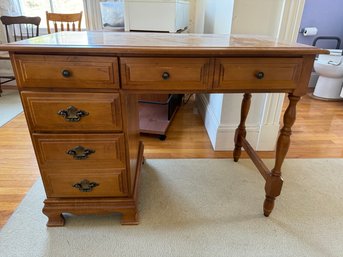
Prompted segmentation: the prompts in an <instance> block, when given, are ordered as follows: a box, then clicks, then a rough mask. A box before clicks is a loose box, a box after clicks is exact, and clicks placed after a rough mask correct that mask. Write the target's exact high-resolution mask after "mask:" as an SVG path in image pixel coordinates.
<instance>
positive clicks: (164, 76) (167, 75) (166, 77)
mask: <svg viewBox="0 0 343 257" xmlns="http://www.w3.org/2000/svg"><path fill="white" fill-rule="evenodd" d="M169 78H170V74H169V73H168V72H166V71H165V72H163V74H162V79H163V80H168V79H169Z"/></svg>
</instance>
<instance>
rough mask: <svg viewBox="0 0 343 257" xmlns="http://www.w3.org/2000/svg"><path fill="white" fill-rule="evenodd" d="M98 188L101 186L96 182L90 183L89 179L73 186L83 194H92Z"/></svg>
mask: <svg viewBox="0 0 343 257" xmlns="http://www.w3.org/2000/svg"><path fill="white" fill-rule="evenodd" d="M96 186H99V184H98V183H96V182H89V181H88V180H87V179H84V180H82V181H80V182H79V183H76V184H74V185H73V187H75V188H77V189H79V190H80V191H81V192H91V191H92V190H93V188H94V187H96Z"/></svg>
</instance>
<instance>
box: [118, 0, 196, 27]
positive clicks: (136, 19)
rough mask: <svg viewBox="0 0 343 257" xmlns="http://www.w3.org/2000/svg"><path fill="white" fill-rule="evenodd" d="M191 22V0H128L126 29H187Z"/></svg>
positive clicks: (126, 5)
mask: <svg viewBox="0 0 343 257" xmlns="http://www.w3.org/2000/svg"><path fill="white" fill-rule="evenodd" d="M188 23H189V0H127V1H125V30H126V31H132V30H135V31H163V32H172V33H173V32H177V31H182V30H185V29H186V28H187V27H188Z"/></svg>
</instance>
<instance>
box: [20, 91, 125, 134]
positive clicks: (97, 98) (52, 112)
mask: <svg viewBox="0 0 343 257" xmlns="http://www.w3.org/2000/svg"><path fill="white" fill-rule="evenodd" d="M21 96H22V101H23V105H24V109H25V113H26V117H27V120H28V124H29V126H30V128H31V130H32V131H37V132H38V131H42V132H43V131H45V132H46V131H65V132H71V131H81V132H82V131H88V132H96V131H121V130H122V118H121V107H120V96H119V94H112V93H111V94H102V93H50V92H44V93H43V92H41V93H38V92H27V91H26V92H25V91H24V92H22V93H21Z"/></svg>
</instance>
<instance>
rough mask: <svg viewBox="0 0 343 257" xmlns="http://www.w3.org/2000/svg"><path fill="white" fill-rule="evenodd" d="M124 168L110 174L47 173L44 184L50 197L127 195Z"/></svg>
mask: <svg viewBox="0 0 343 257" xmlns="http://www.w3.org/2000/svg"><path fill="white" fill-rule="evenodd" d="M123 172H124V171H123V170H122V171H121V170H116V171H115V172H114V171H113V172H112V173H110V174H101V175H97V174H96V172H93V173H84V174H72V173H71V174H72V175H67V174H47V175H46V176H43V177H45V181H44V185H45V189H46V193H47V196H48V197H111V196H112V197H113V196H118V197H120V196H125V195H127V194H126V193H125V192H124V189H123V187H122V184H123V183H122V181H123V178H122V173H123Z"/></svg>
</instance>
